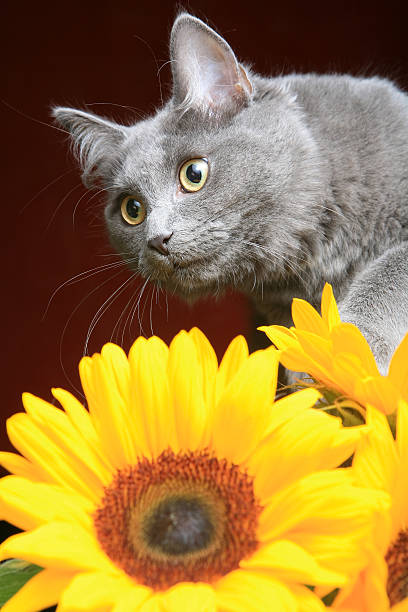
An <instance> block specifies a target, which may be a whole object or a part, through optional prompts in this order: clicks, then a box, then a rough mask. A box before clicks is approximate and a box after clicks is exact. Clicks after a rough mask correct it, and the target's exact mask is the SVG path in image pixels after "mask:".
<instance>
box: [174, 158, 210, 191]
mask: <svg viewBox="0 0 408 612" xmlns="http://www.w3.org/2000/svg"><path fill="white" fill-rule="evenodd" d="M179 176H180V183H181V186H182V187H183V189H184V190H185V191H200V189H201V188H202V187H204V185H205V182H206V180H207V176H208V161H207V160H206V159H204V158H201V159H189V160H188V161H186V162H185V163H184V164H183V165H182V166H181V168H180V175H179Z"/></svg>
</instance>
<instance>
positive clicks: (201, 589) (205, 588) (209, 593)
mask: <svg viewBox="0 0 408 612" xmlns="http://www.w3.org/2000/svg"><path fill="white" fill-rule="evenodd" d="M163 608H164V610H165V611H166V612H192V611H194V612H216V610H217V607H216V603H215V592H214V589H213V587H212V586H211V585H209V584H202V583H200V582H197V583H194V584H191V583H181V584H176V585H175V586H174V587H172V588H171V589H169V590H168V591H166V592H165V593H163Z"/></svg>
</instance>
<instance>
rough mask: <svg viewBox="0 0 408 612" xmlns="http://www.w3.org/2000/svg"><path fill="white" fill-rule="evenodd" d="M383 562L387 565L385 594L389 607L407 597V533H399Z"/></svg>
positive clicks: (404, 531) (405, 531)
mask: <svg viewBox="0 0 408 612" xmlns="http://www.w3.org/2000/svg"><path fill="white" fill-rule="evenodd" d="M385 560H386V562H387V565H388V580H387V593H388V597H389V598H390V603H391V605H392V606H393V605H395V604H397V603H398V602H400V601H402V600H403V599H405V598H406V597H408V531H407V530H406V529H403V530H402V531H400V532H399V534H398V536H397V538H396V540H394V542H393V543H392V544H391V546H390V547H389V549H388V551H387V554H386V556H385Z"/></svg>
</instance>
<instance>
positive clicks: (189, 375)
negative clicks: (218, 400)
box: [161, 331, 210, 451]
mask: <svg viewBox="0 0 408 612" xmlns="http://www.w3.org/2000/svg"><path fill="white" fill-rule="evenodd" d="M168 378H169V385H170V394H171V401H172V406H171V404H170V410H169V406H167V410H168V411H169V412H170V413H172V414H173V415H174V419H175V425H176V435H177V443H178V447H177V448H176V449H175V450H176V451H179V450H184V451H186V450H196V449H197V448H199V447H204V446H206V445H207V443H208V427H209V424H210V419H209V417H210V414H209V410H208V405H207V404H206V402H205V399H204V382H203V370H202V368H201V365H200V363H199V355H198V352H197V348H196V345H195V343H194V340H193V338H192V337H191V336H190V335H188V334H187V332H185V331H182V332H180V333H179V334H177V336H176V337H175V338H174V339H173V341H172V342H171V344H170V354H169V361H168ZM171 408H172V410H171ZM161 427H162V425H161Z"/></svg>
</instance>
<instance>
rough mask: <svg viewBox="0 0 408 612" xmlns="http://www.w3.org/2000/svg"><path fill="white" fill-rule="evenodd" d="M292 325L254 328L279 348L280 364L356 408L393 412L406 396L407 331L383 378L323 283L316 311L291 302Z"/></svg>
mask: <svg viewBox="0 0 408 612" xmlns="http://www.w3.org/2000/svg"><path fill="white" fill-rule="evenodd" d="M292 318H293V322H294V327H291V328H290V329H288V328H286V327H283V326H281V325H269V326H264V327H260V328H259V329H261V330H262V331H264V332H265V333H266V335H267V336H268V338H269V339H270V340H271V341H272V342H273V343H274V344H275V346H277V347H278V349H281V351H282V352H281V362H282V363H283V365H284V366H285V367H286V368H288V369H289V370H294V371H298V372H307V373H308V374H310V375H311V376H312V377H313V378H314V379H315V380H317V381H319V382H321V383H323V385H325V386H326V387H328V388H329V389H333V390H335V391H337V392H338V393H340V394H341V395H344V396H346V397H347V398H351V399H353V400H355V401H356V402H358V403H359V404H360V405H361V406H365V405H366V404H371V405H373V406H376V407H377V408H378V409H379V410H381V411H382V412H384V413H385V414H390V413H392V412H394V411H395V409H396V407H397V404H398V400H399V398H400V397H401V396H402V397H404V398H405V399H408V335H407V336H406V337H405V338H404V340H403V341H402V342H401V344H400V346H399V347H398V348H397V350H396V351H395V353H394V355H393V357H392V360H391V363H390V366H389V370H388V374H387V376H382V375H381V374H380V372H379V370H378V367H377V364H376V362H375V359H374V356H373V354H372V352H371V349H370V347H369V345H368V343H367V341H366V339H365V338H364V336H363V334H362V333H361V332H360V330H359V329H358V328H357V327H356V326H355V325H352V324H351V323H343V322H342V321H341V319H340V316H339V312H338V309H337V305H336V301H335V299H334V296H333V291H332V288H331V285H329V284H328V283H326V285H325V287H324V289H323V294H322V301H321V315H319V313H318V312H317V311H316V310H315V309H314V308H313V306H311V305H310V304H309V303H308V302H306V301H305V300H300V299H297V298H295V299H294V300H293V304H292Z"/></svg>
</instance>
